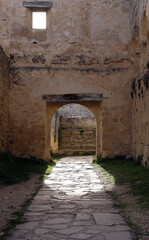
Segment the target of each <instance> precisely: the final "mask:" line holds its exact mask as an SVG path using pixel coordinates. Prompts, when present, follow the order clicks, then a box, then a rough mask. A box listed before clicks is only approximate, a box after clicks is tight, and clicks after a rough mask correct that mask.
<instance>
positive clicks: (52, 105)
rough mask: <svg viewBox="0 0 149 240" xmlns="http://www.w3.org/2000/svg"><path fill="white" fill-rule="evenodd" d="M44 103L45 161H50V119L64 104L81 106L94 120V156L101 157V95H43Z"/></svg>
mask: <svg viewBox="0 0 149 240" xmlns="http://www.w3.org/2000/svg"><path fill="white" fill-rule="evenodd" d="M43 100H44V101H45V102H46V122H45V123H46V124H45V157H44V159H45V160H46V161H49V159H50V147H51V121H52V117H53V116H54V114H55V113H56V111H58V109H59V108H61V107H62V106H64V105H66V104H76V103H78V104H81V105H83V106H85V107H87V108H88V109H89V110H90V111H91V112H92V113H93V115H94V117H95V119H96V156H97V157H98V156H100V155H102V136H103V135H102V125H103V124H102V117H101V116H102V113H101V106H102V105H101V104H102V101H103V95H102V94H90V93H84V94H59V95H57V94H51V95H43Z"/></svg>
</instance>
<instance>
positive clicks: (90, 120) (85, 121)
mask: <svg viewBox="0 0 149 240" xmlns="http://www.w3.org/2000/svg"><path fill="white" fill-rule="evenodd" d="M59 126H60V127H62V128H94V129H96V120H95V118H94V117H65V116H61V117H60V123H59Z"/></svg>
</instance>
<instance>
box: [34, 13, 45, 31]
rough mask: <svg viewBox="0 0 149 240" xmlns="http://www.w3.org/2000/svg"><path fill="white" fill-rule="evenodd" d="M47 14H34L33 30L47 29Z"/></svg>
mask: <svg viewBox="0 0 149 240" xmlns="http://www.w3.org/2000/svg"><path fill="white" fill-rule="evenodd" d="M46 27H47V21H46V12H33V13H32V28H33V29H46Z"/></svg>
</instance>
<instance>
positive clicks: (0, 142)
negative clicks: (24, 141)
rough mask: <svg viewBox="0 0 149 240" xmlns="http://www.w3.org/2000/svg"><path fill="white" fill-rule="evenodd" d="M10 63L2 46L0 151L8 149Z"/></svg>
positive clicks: (0, 64)
mask: <svg viewBox="0 0 149 240" xmlns="http://www.w3.org/2000/svg"><path fill="white" fill-rule="evenodd" d="M8 116H9V63H8V59H7V57H6V55H5V53H4V51H3V49H2V47H1V46H0V151H2V152H4V151H8Z"/></svg>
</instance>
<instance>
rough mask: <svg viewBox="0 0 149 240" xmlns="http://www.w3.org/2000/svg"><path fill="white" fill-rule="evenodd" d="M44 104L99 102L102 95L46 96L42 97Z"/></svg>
mask: <svg viewBox="0 0 149 240" xmlns="http://www.w3.org/2000/svg"><path fill="white" fill-rule="evenodd" d="M42 98H43V100H44V101H46V102H100V101H102V100H103V95H102V94H97V93H79V94H47V95H43V96H42Z"/></svg>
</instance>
